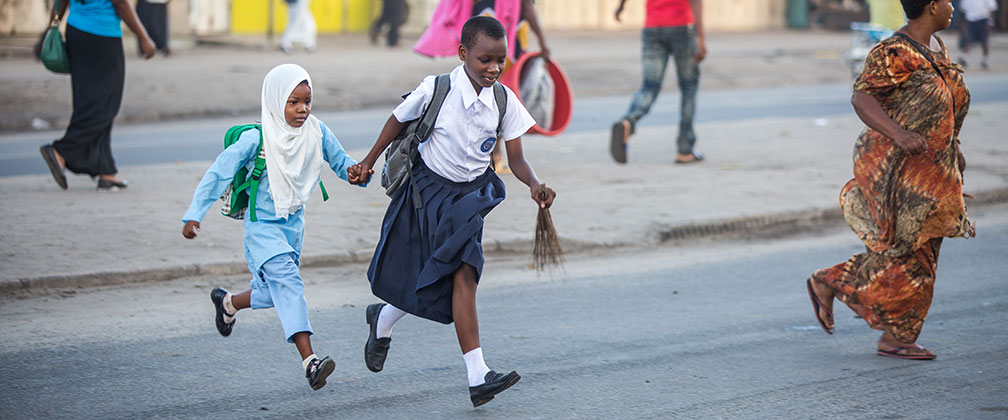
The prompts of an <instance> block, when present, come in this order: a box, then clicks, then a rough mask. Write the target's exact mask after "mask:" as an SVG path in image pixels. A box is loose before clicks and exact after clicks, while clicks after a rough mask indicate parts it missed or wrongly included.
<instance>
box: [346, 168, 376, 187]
mask: <svg viewBox="0 0 1008 420" xmlns="http://www.w3.org/2000/svg"><path fill="white" fill-rule="evenodd" d="M371 175H374V169H371V166H370V165H368V166H364V164H363V163H358V164H356V165H353V166H351V167H349V168H347V181H348V182H350V183H351V184H353V185H364V184H367V183H368V181H370V180H371Z"/></svg>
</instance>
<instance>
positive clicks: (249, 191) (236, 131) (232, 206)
mask: <svg viewBox="0 0 1008 420" xmlns="http://www.w3.org/2000/svg"><path fill="white" fill-rule="evenodd" d="M261 127H262V126H261V125H260V124H241V125H236V126H234V127H231V128H229V129H228V131H227V132H226V133H224V148H225V149H227V148H228V147H229V146H231V145H232V144H235V143H237V142H238V138H239V137H241V135H242V133H244V132H246V131H248V130H252V129H255V130H259V147H257V148H256V158H255V164H254V165H253V167H252V170H251V171H249V169H248V168H247V167H245V166H242V167H241V168H238V172H235V175H234V178H233V179H232V180H231V185H228V187H227V190H225V191H224V195H222V196H221V201H223V202H224V204H222V205H221V214H223V215H225V216H227V217H230V218H232V219H235V220H241V219H243V218H244V217H245V208H246V207H248V209H249V220H251V221H253V222H256V221H258V220H259V219H257V218H256V209H255V205H254V203H255V202H256V194H257V193H258V192H259V180H260V179H261V178H262V173H263V171H265V170H266V151H265V150H263V147H262V146H263V139H262V128H261ZM250 172H251V174H250ZM319 188H321V189H322V200H323V201H327V200H329V193H328V192H326V189H325V185H322V181H319ZM249 202H252V203H253V205H252V206H251V207H249Z"/></svg>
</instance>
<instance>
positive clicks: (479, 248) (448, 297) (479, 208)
mask: <svg viewBox="0 0 1008 420" xmlns="http://www.w3.org/2000/svg"><path fill="white" fill-rule="evenodd" d="M413 177H414V179H415V181H416V188H417V190H419V192H420V197H421V200H422V202H423V207H422V208H419V209H418V208H415V206H414V204H413V187H412V186H411V185H410V184H409V183H408V182H407V183H406V184H404V185H403V187H402V188H399V191H397V192H396V194H395V196H394V197H392V201H391V203H389V207H388V210H387V211H386V212H385V219H384V220H383V221H382V230H381V239H380V240H379V241H378V247H377V248H376V249H375V252H374V256H373V257H372V258H371V266H370V267H369V268H368V280H370V281H371V291H372V292H373V293H374V295H375V296H377V297H379V298H381V299H382V300H384V301H385V302H388V303H390V304H392V305H393V306H395V307H397V308H399V309H402V310H403V311H406V312H409V313H411V314H413V315H416V316H419V317H422V318H427V319H430V320H433V321H437V322H441V323H445V324H449V323H451V322H452V319H453V318H452V275H453V274H454V272H455V270H457V269H458V268H459V267H460V266H461V265H462V263H466V264H469V265H471V266H473V267H475V268H476V281H479V278H480V275H481V274H482V272H483V244H482V241H483V218H484V217H486V215H487V214H488V213H490V210H493V208H494V207H496V206H497V204H499V203H500V202H501V201H503V200H504V195H505V191H504V183H503V182H502V181H501V179H500V178H499V177H497V174H495V173H494V172H493V171H492V170H490V169H487V171H486V172H484V173H483V175H480V176H479V177H478V178H476V179H475V180H473V181H471V182H464V183H459V182H452V181H449V180H448V179H445V178H443V177H441V176H439V175H437V174H435V173H434V172H433V171H431V170H430V169H429V168H428V167H427V166H426V165H424V163H423V161H422V159H418V162H417V163H416V164H415V165H413Z"/></svg>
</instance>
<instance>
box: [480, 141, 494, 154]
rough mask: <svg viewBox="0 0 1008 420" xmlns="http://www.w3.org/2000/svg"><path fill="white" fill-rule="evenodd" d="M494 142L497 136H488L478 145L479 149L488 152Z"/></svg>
mask: <svg viewBox="0 0 1008 420" xmlns="http://www.w3.org/2000/svg"><path fill="white" fill-rule="evenodd" d="M494 143H497V138H496V137H489V138H487V139H486V140H483V144H481V145H480V150H481V151H483V153H490V150H491V149H493V147H494Z"/></svg>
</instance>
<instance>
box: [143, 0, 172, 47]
mask: <svg viewBox="0 0 1008 420" xmlns="http://www.w3.org/2000/svg"><path fill="white" fill-rule="evenodd" d="M136 14H137V17H138V18H140V23H142V24H143V26H144V28H145V29H147V34H148V35H150V37H151V39H152V40H154V46H155V47H156V48H157V50H158V51H161V53H162V54H164V55H165V56H169V55H171V53H172V51H171V47H170V46H169V45H168V39H169V38H170V33H171V30H170V29H169V26H168V0H137V3H136ZM137 50H138V51H139V52H140V55H141V56H142V55H143V45H141V42H140V40H137Z"/></svg>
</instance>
